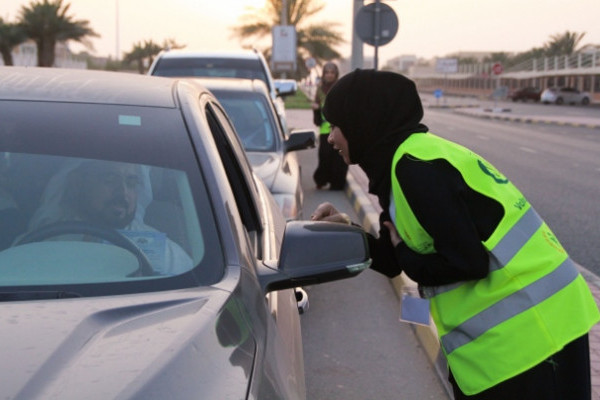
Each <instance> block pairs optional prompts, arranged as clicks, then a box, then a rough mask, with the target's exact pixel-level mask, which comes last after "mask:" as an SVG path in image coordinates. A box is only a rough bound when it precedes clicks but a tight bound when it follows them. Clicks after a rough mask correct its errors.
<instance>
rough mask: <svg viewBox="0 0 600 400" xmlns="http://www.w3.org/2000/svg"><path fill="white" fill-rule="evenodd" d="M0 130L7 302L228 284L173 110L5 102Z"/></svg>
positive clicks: (0, 234)
mask: <svg viewBox="0 0 600 400" xmlns="http://www.w3.org/2000/svg"><path fill="white" fill-rule="evenodd" d="M32 116H36V118H32ZM0 121H2V124H0V137H2V138H3V141H2V142H1V143H0V165H1V166H0V224H1V226H2V228H1V229H0V291H2V288H12V289H13V290H14V289H15V288H17V289H18V288H20V287H27V288H28V289H27V290H33V288H37V289H40V288H44V290H45V291H51V290H54V289H56V290H59V288H60V291H61V292H63V291H65V290H66V291H69V292H73V293H77V295H82V296H85V295H108V294H115V293H130V292H140V291H156V290H163V289H164V290H170V289H173V288H177V287H191V286H197V285H198V283H199V282H200V283H204V284H211V283H214V282H216V281H218V280H219V279H220V277H221V276H222V275H223V273H224V262H223V260H222V255H221V251H220V245H219V241H218V237H216V235H214V232H215V231H216V228H215V226H216V225H215V221H214V217H213V215H212V213H211V211H210V210H211V207H207V206H206V205H207V203H208V196H207V193H206V190H205V185H204V183H203V181H202V174H201V173H200V171H199V167H198V164H197V162H196V160H195V155H194V152H193V150H192V148H191V146H190V143H189V137H188V134H187V130H186V128H185V124H184V123H183V121H182V118H181V114H180V113H179V112H178V111H177V110H174V109H173V110H171V109H161V108H152V107H131V106H128V107H125V106H114V105H109V106H105V105H99V104H68V103H45V102H8V101H0ZM131 243H135V246H133V247H132V246H131ZM40 290H41V289H40Z"/></svg>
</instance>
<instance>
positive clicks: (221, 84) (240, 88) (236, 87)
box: [193, 77, 269, 98]
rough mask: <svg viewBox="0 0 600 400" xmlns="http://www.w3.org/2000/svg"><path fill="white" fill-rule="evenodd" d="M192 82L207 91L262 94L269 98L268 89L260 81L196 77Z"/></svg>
mask: <svg viewBox="0 0 600 400" xmlns="http://www.w3.org/2000/svg"><path fill="white" fill-rule="evenodd" d="M193 81H195V82H196V83H198V84H200V85H201V86H203V87H206V88H207V89H208V90H219V91H227V92H255V93H262V94H263V95H265V96H266V97H267V98H269V89H268V88H267V85H266V84H265V83H264V82H263V81H261V80H260V79H245V78H222V77H214V78H212V77H198V78H193Z"/></svg>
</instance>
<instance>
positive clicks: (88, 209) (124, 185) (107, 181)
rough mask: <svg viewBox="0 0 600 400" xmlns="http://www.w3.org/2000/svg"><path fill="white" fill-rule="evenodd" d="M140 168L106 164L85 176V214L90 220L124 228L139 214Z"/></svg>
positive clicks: (103, 224)
mask: <svg viewBox="0 0 600 400" xmlns="http://www.w3.org/2000/svg"><path fill="white" fill-rule="evenodd" d="M140 183H141V178H140V174H139V170H138V168H137V167H136V166H134V165H131V164H117V163H114V164H103V165H102V166H94V167H92V168H91V169H90V170H89V171H88V172H87V173H86V176H85V179H84V182H83V188H82V189H83V190H82V191H81V200H80V208H81V211H82V214H83V215H82V216H83V217H84V218H86V219H88V220H89V221H90V222H92V223H95V224H98V225H102V226H106V227H109V228H115V229H120V228H124V227H125V226H127V225H128V224H129V223H130V222H131V221H132V220H133V217H134V215H135V210H136V206H137V196H138V188H139V186H140Z"/></svg>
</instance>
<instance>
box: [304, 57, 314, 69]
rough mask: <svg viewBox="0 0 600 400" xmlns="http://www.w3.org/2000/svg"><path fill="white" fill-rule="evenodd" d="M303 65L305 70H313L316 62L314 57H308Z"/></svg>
mask: <svg viewBox="0 0 600 400" xmlns="http://www.w3.org/2000/svg"><path fill="white" fill-rule="evenodd" d="M304 65H306V68H308V69H311V68H314V67H316V66H317V60H315V59H314V57H309V58H307V59H306V61H304Z"/></svg>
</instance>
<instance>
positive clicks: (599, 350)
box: [346, 165, 600, 400]
mask: <svg viewBox="0 0 600 400" xmlns="http://www.w3.org/2000/svg"><path fill="white" fill-rule="evenodd" d="M348 172H349V173H348V178H347V186H346V195H347V196H348V197H349V198H350V201H351V203H352V204H353V206H354V209H355V211H356V213H357V215H358V216H359V218H360V221H357V222H358V223H359V224H361V225H362V226H363V227H364V228H365V230H367V231H368V232H370V233H373V234H377V233H378V231H379V213H380V212H381V208H380V206H379V204H378V203H377V200H376V199H375V197H373V196H372V195H370V194H368V189H367V188H368V178H367V177H366V176H365V174H364V172H363V171H362V170H361V169H360V167H358V166H357V165H351V166H350V168H349V170H348ZM578 267H579V269H580V272H581V274H582V275H583V277H584V278H585V279H586V281H587V283H588V285H589V287H590V290H591V292H592V294H593V295H594V298H595V299H596V304H598V305H599V306H600V277H599V276H597V275H595V274H593V273H592V272H591V271H588V270H586V269H585V268H583V267H582V266H579V265H578ZM392 284H393V285H394V288H395V289H396V292H397V294H398V298H400V289H401V288H402V287H403V286H416V283H415V282H413V281H411V280H410V278H408V277H407V276H406V275H404V273H403V274H402V275H400V276H399V277H397V278H394V279H392ZM413 329H414V332H415V335H416V336H417V338H418V339H419V341H420V342H421V344H422V345H423V348H424V350H425V352H426V354H427V357H428V358H429V361H430V362H431V363H432V364H433V365H434V367H435V369H436V371H437V373H438V374H439V375H440V378H441V381H442V382H444V384H446V385H448V383H447V378H446V377H447V373H446V368H447V367H446V361H445V358H444V355H443V353H442V352H441V350H440V347H439V342H438V339H437V332H436V329H435V325H434V324H433V322H430V324H429V327H423V326H417V325H413ZM589 340H590V363H591V375H592V400H600V324H596V325H595V326H594V327H593V328H592V330H591V331H590V333H589ZM448 389H449V388H448ZM451 392H452V391H451V390H450V393H451Z"/></svg>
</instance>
